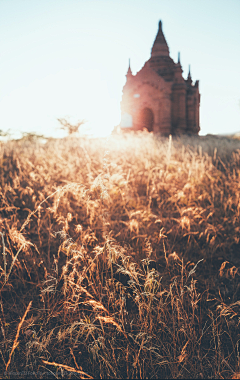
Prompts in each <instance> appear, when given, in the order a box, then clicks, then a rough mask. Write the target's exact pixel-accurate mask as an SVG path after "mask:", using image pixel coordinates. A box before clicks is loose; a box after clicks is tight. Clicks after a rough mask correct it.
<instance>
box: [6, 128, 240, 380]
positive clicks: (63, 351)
mask: <svg viewBox="0 0 240 380" xmlns="http://www.w3.org/2000/svg"><path fill="white" fill-rule="evenodd" d="M0 147H1V149H0V152H1V154H0V209H1V214H0V232H1V234H0V250H1V252H0V253H1V254H0V256H1V259H0V265H1V268H0V270H1V277H0V289H1V290H0V292H1V294H0V296H1V297H0V306H1V307H0V323H1V329H0V335H1V339H0V341H1V343H0V346H1V347H0V355H1V360H0V373H1V374H2V376H4V378H13V377H15V378H28V377H29V378H33V377H35V378H43V379H44V378H46V376H47V375H48V377H49V378H50V377H51V378H58V379H60V378H69V379H70V378H71V379H75V378H85V379H88V378H166V379H167V378H200V379H201V378H202V379H203V378H235V379H237V378H240V347H239V340H240V329H239V326H240V286H239V276H240V271H239V267H240V141H238V140H233V139H231V138H224V137H218V138H217V137H213V136H212V137H211V136H208V137H195V138H190V137H182V138H178V139H177V138H176V139H174V140H172V139H171V138H170V139H163V138H161V137H157V136H153V135H152V134H149V133H138V134H135V135H132V134H127V135H116V136H111V137H110V138H109V139H88V138H86V137H82V138H74V139H72V138H66V139H59V140H57V139H49V140H47V141H46V142H45V144H42V143H41V141H40V140H39V139H38V138H36V139H25V140H24V139H22V140H21V141H8V142H1V143H0ZM33 371H34V372H36V373H37V374H36V375H34V374H33ZM27 372H28V373H27ZM13 373H18V375H17V374H16V375H14V376H13ZM23 373H25V374H24V375H23ZM4 374H5V375H4ZM46 374H47V375H46Z"/></svg>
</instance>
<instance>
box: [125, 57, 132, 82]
mask: <svg viewBox="0 0 240 380" xmlns="http://www.w3.org/2000/svg"><path fill="white" fill-rule="evenodd" d="M132 76H133V74H132V70H131V67H130V58H129V65H128V71H127V74H126V77H127V79H128V78H129V77H132Z"/></svg>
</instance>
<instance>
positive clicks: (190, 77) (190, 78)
mask: <svg viewBox="0 0 240 380" xmlns="http://www.w3.org/2000/svg"><path fill="white" fill-rule="evenodd" d="M187 81H188V82H189V83H190V84H191V83H192V76H191V70H190V65H189V66H188V77H187Z"/></svg>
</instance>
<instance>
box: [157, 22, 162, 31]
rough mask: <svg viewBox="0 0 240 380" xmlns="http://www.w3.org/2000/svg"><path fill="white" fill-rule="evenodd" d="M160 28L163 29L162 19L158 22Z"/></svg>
mask: <svg viewBox="0 0 240 380" xmlns="http://www.w3.org/2000/svg"><path fill="white" fill-rule="evenodd" d="M158 28H159V30H162V21H161V20H160V21H159V23H158Z"/></svg>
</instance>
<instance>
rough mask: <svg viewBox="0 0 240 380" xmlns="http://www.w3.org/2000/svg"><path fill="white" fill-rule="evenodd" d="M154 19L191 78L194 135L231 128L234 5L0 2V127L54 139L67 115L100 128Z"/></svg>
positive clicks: (155, 0) (141, 56) (107, 123)
mask: <svg viewBox="0 0 240 380" xmlns="http://www.w3.org/2000/svg"><path fill="white" fill-rule="evenodd" d="M159 20H162V22H163V32H164V35H165V37H166V40H167V43H168V46H169V49H170V56H171V57H172V58H173V60H174V61H175V62H176V61H177V56H178V51H180V53H181V64H182V68H183V70H184V72H183V76H184V78H186V77H187V74H188V65H189V64H191V73H192V79H193V81H195V80H197V79H199V81H200V93H201V105H200V127H201V132H200V133H201V134H207V133H213V134H215V133H221V134H224V133H233V132H237V131H240V22H239V20H240V0H188V1H186V0H163V1H161V0H54V1H52V0H0V77H1V80H0V130H4V131H6V130H7V129H9V128H10V129H12V130H14V131H17V130H19V131H25V132H30V131H35V132H37V133H42V134H45V135H48V136H50V135H55V136H56V133H57V132H56V128H57V127H58V125H59V123H58V122H57V118H62V117H66V116H68V117H69V120H70V121H71V122H72V123H74V122H75V121H77V120H81V119H86V120H88V122H87V123H86V124H85V125H86V127H89V128H91V129H92V131H93V132H94V133H98V134H99V135H101V134H106V133H107V132H109V131H110V130H111V129H112V128H113V127H114V126H115V125H117V124H119V122H120V101H121V97H122V87H123V85H124V83H125V80H126V78H125V74H126V72H127V69H128V59H129V58H131V68H132V71H133V74H135V73H136V72H137V71H139V70H140V69H141V68H142V66H143V65H144V63H145V62H146V61H147V60H148V59H149V58H150V52H151V47H152V44H153V42H154V39H155V37H156V34H157V30H158V22H159Z"/></svg>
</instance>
